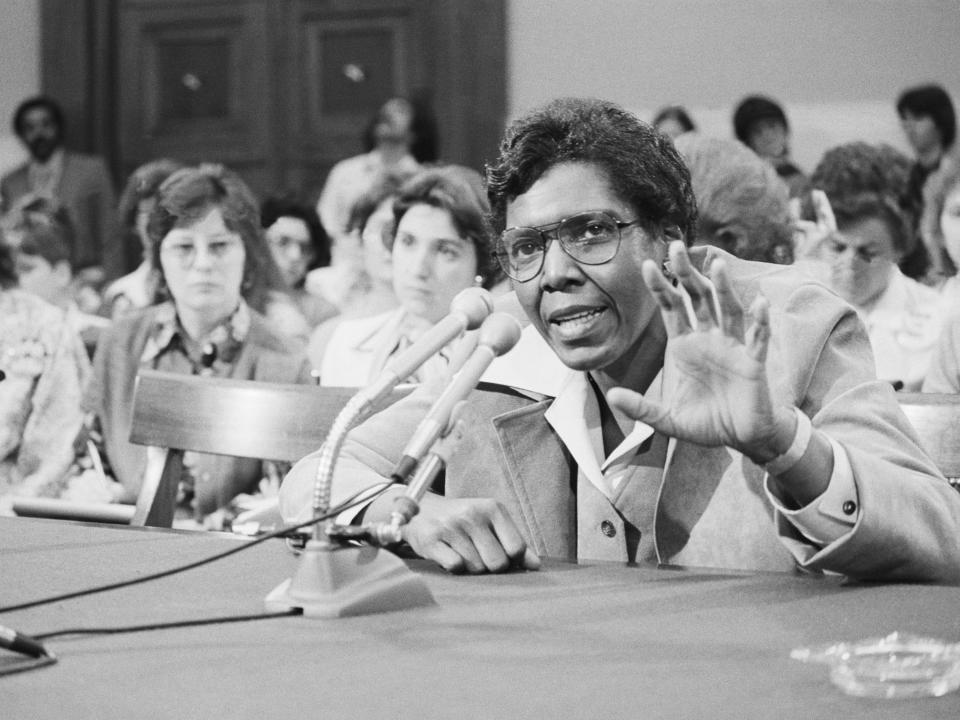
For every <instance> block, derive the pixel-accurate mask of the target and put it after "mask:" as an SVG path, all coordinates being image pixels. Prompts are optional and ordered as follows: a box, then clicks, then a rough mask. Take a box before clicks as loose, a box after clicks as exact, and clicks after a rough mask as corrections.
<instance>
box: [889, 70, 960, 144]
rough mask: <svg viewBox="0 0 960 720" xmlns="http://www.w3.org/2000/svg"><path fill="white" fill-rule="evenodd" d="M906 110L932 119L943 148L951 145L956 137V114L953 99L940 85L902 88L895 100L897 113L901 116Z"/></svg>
mask: <svg viewBox="0 0 960 720" xmlns="http://www.w3.org/2000/svg"><path fill="white" fill-rule="evenodd" d="M907 112H909V113H910V114H912V115H919V116H922V117H928V118H930V119H931V120H933V124H934V125H936V126H937V130H938V131H939V132H940V139H941V140H942V141H943V147H944V149H946V148H949V147H950V146H952V145H953V141H954V140H955V139H956V137H957V116H956V113H955V112H954V109H953V101H951V100H950V96H949V95H948V94H947V91H946V90H944V89H943V88H942V87H940V86H939V85H918V86H916V87H912V88H907V89H906V90H904V91H903V92H902V93H901V94H900V97H899V99H898V100H897V113H898V114H899V115H900V117H901V118H903V117H904V115H906V113H907Z"/></svg>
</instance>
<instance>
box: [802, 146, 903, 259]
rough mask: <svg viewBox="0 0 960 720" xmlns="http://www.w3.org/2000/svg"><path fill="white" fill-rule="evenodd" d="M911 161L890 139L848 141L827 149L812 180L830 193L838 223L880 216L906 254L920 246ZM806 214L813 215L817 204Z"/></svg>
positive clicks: (895, 242) (900, 250)
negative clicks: (884, 141)
mask: <svg viewBox="0 0 960 720" xmlns="http://www.w3.org/2000/svg"><path fill="white" fill-rule="evenodd" d="M910 167H911V162H910V159H909V158H907V157H906V156H905V155H904V154H903V153H901V152H900V151H899V150H896V149H895V148H893V147H891V146H890V145H885V144H881V145H871V144H869V143H865V142H852V143H846V144H844V145H839V146H837V147H835V148H831V149H830V150H828V151H827V152H826V153H825V154H824V156H823V158H822V159H821V160H820V163H819V164H818V165H817V167H816V169H815V170H814V171H813V175H811V177H810V185H811V187H813V188H817V189H819V190H823V192H824V193H826V195H827V199H828V200H829V201H830V206H831V207H832V208H833V214H834V215H835V216H836V219H837V224H838V225H840V226H843V225H845V224H849V223H852V222H858V221H860V220H866V219H868V218H878V219H880V220H882V221H883V222H885V223H886V225H887V227H888V228H889V230H890V234H891V237H892V238H893V242H894V245H895V247H896V249H897V251H898V252H900V253H901V255H906V254H908V253H909V252H911V251H912V250H913V249H914V247H915V246H916V232H915V230H914V228H915V227H916V217H917V212H918V208H917V207H915V203H914V201H913V200H912V199H911V197H910V193H909V190H908V187H909V177H910ZM806 214H807V216H808V217H812V216H813V210H812V208H807V209H806Z"/></svg>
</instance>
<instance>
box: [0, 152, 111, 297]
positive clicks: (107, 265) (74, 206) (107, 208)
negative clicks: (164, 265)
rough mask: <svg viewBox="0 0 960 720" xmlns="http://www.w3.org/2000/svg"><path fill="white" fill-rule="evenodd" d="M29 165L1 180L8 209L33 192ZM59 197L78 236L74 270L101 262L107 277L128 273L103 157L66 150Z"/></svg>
mask: <svg viewBox="0 0 960 720" xmlns="http://www.w3.org/2000/svg"><path fill="white" fill-rule="evenodd" d="M27 168H28V166H27V164H23V165H20V166H19V167H17V168H15V169H14V170H11V171H10V172H9V173H8V174H7V175H5V176H4V177H3V179H2V180H0V194H2V196H3V206H4V207H5V208H10V207H12V206H13V205H14V204H15V203H16V202H17V200H19V199H20V198H21V197H23V196H24V195H26V194H27V193H29V192H30V183H29V180H28V170H27ZM57 199H58V200H59V201H60V202H61V203H63V204H64V205H65V206H66V208H67V211H68V212H69V213H70V220H71V221H72V222H73V226H74V228H73V229H74V233H75V236H76V238H75V244H74V247H73V248H72V249H71V256H70V260H71V262H72V264H73V267H74V269H77V268H82V267H86V266H88V265H101V266H102V267H103V268H104V270H105V271H106V273H107V277H108V278H116V277H120V276H121V275H123V274H124V273H126V272H127V270H128V268H126V267H125V264H126V256H125V254H124V245H123V241H122V239H121V237H120V233H119V232H118V230H117V224H116V206H117V198H116V194H115V193H114V189H113V183H112V182H111V180H110V173H109V172H108V171H107V166H106V164H105V163H104V161H103V158H101V157H98V156H95V155H83V154H81V153H74V152H65V153H64V156H63V174H62V175H61V176H60V184H59V186H58V187H57Z"/></svg>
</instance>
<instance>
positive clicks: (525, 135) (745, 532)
mask: <svg viewBox="0 0 960 720" xmlns="http://www.w3.org/2000/svg"><path fill="white" fill-rule="evenodd" d="M487 178H488V180H487V188H488V195H489V198H490V206H491V212H492V221H493V228H494V232H495V233H496V234H497V237H499V240H498V247H497V257H498V258H499V260H500V263H501V265H502V267H503V270H504V271H505V272H506V273H507V274H508V275H509V276H510V277H511V279H512V284H513V288H514V290H515V291H516V295H517V298H518V299H519V302H520V304H521V305H522V306H523V309H524V311H525V312H526V314H527V316H528V317H529V318H530V322H531V326H532V327H528V328H527V329H526V330H524V333H523V336H522V337H521V340H520V342H519V344H518V345H517V347H515V348H514V349H513V350H512V351H510V352H509V353H507V354H506V355H504V356H503V357H501V358H498V360H497V361H495V362H494V365H493V366H491V368H490V371H489V372H488V373H487V375H486V376H485V378H484V382H483V383H481V385H480V386H479V388H478V389H477V390H476V391H475V392H474V393H472V394H471V395H470V396H469V398H468V400H467V402H465V403H464V404H463V407H464V412H463V413H462V414H461V416H460V418H461V420H462V421H463V423H464V426H463V433H462V437H463V441H462V442H461V443H460V444H459V445H457V446H456V448H455V449H454V450H453V452H452V454H451V455H450V457H449V461H448V463H447V464H446V474H445V483H444V490H443V493H444V494H442V495H441V494H439V493H428V494H427V495H426V497H425V498H424V500H423V502H422V503H421V504H420V513H419V514H417V515H416V516H415V517H413V519H412V520H410V522H409V523H408V524H407V525H405V526H404V528H403V531H402V536H403V539H404V540H405V541H406V542H407V543H408V544H409V545H410V547H411V548H412V549H413V550H414V551H415V552H417V553H418V554H419V555H421V556H423V557H427V558H430V559H433V560H435V561H436V562H438V563H440V564H441V565H442V566H443V567H445V568H447V569H449V570H452V571H458V572H464V571H465V572H476V573H479V572H490V571H504V570H507V569H509V568H511V567H527V568H533V567H536V566H537V564H538V560H537V555H540V556H550V557H564V558H580V559H591V560H608V561H616V562H621V563H623V562H625V561H630V560H636V561H642V562H660V563H666V564H672V565H680V566H692V567H714V568H727V569H732V568H735V569H738V570H747V569H752V570H771V571H786V572H796V571H797V570H798V569H800V570H803V571H808V572H836V573H842V574H844V575H847V576H851V577H854V578H864V579H865V578H870V579H874V580H881V579H882V580H887V581H890V580H936V581H940V582H954V583H956V582H960V494H958V493H957V492H956V491H955V490H953V489H952V488H951V487H950V485H949V484H948V483H947V482H946V480H945V478H944V477H943V476H942V475H941V474H940V472H939V471H938V470H937V468H936V465H935V464H934V463H933V461H932V460H931V459H930V458H929V457H927V456H926V455H925V454H924V452H923V450H921V449H920V447H919V446H918V444H917V439H916V433H915V432H914V431H913V429H912V428H911V426H910V424H909V422H908V421H907V419H906V417H905V416H904V415H903V413H902V411H901V410H900V408H899V406H898V404H897V401H896V397H895V394H894V393H893V391H892V389H891V388H890V386H889V384H887V383H885V382H880V381H878V380H877V379H876V376H875V375H874V373H873V368H872V367H871V360H870V349H869V345H868V340H867V337H866V333H865V332H864V331H863V326H862V324H861V322H860V320H859V319H858V317H857V314H856V313H855V312H854V311H853V310H852V308H850V306H849V305H848V304H846V303H845V302H843V301H842V300H840V299H839V298H837V297H836V295H835V294H834V293H832V292H829V291H828V290H827V289H826V288H824V287H823V285H822V284H820V283H817V282H814V281H811V280H810V279H809V278H808V277H807V276H805V275H804V274H803V273H800V272H798V271H797V270H796V269H795V268H794V267H793V266H781V265H770V264H766V263H749V262H745V261H742V260H740V259H738V258H735V257H733V256H731V255H729V254H728V253H725V252H724V251H723V250H721V249H719V248H715V247H695V248H690V249H689V250H688V249H687V248H686V247H685V241H686V240H687V238H691V237H692V236H693V233H694V232H695V230H694V227H693V224H694V219H695V217H696V203H695V200H694V196H693V189H692V188H691V186H690V179H689V174H688V172H687V169H686V167H685V166H684V164H683V161H682V159H681V158H680V156H679V154H678V153H677V152H676V150H675V148H674V146H673V144H672V143H671V142H670V141H669V139H667V138H666V137H665V136H663V135H661V134H660V133H658V132H656V131H654V130H653V129H652V128H651V127H650V126H648V125H646V124H645V123H641V122H640V121H638V120H637V119H636V118H635V117H634V116H632V115H631V114H630V113H627V112H626V111H624V110H622V109H620V108H618V107H617V106H615V105H612V104H610V103H605V102H603V101H599V100H580V99H565V100H558V101H554V102H553V103H551V104H549V105H547V106H546V107H545V108H542V109H538V110H535V111H534V112H532V113H530V114H529V115H527V116H525V117H522V118H520V119H518V120H517V121H515V122H514V124H513V125H512V126H511V127H510V128H509V129H508V130H507V135H506V138H505V139H504V141H503V143H502V144H501V155H500V157H499V158H498V159H497V160H496V161H495V162H494V163H493V164H492V165H491V166H490V168H489V169H488V174H487ZM668 259H669V261H670V268H671V270H670V271H668V272H667V273H665V272H664V263H665V262H666V261H667V260H668ZM557 366H559V370H560V372H559V373H555V372H554V370H555V369H556V368H557ZM433 390H434V388H430V387H429V386H428V385H426V384H425V385H422V386H421V387H420V388H418V389H417V390H415V391H414V392H413V393H412V394H411V395H409V396H408V397H406V398H404V399H402V400H400V401H399V402H397V403H395V404H394V405H392V406H391V407H390V408H388V409H386V410H384V411H382V412H381V413H378V414H377V415H374V416H373V417H371V418H370V419H368V420H367V421H366V423H364V424H362V425H360V426H359V427H357V428H356V429H355V430H354V431H353V432H352V433H351V435H350V436H349V437H348V439H347V442H346V443H345V444H344V446H343V452H342V453H341V455H340V458H339V460H338V462H337V468H336V474H335V478H334V484H333V488H332V490H333V492H332V502H334V503H336V502H338V501H339V500H340V499H342V498H344V497H346V496H348V495H351V494H352V493H354V492H355V491H356V490H358V489H360V488H364V487H371V486H379V487H383V486H388V485H389V482H390V481H389V480H387V479H386V478H387V477H389V474H390V472H391V471H392V470H393V468H394V467H395V463H396V461H397V460H399V457H400V454H401V453H402V451H403V448H404V447H405V446H406V444H407V441H408V440H409V437H410V434H411V432H412V430H413V428H415V427H416V425H417V423H418V421H419V420H420V419H421V418H423V416H424V415H425V414H426V412H427V409H428V408H429V407H430V404H431V401H432V391H433ZM641 393H642V394H641ZM317 462H318V455H317V454H316V453H314V454H311V455H309V456H307V457H306V458H304V459H303V460H301V461H300V462H299V463H297V464H296V465H295V467H294V469H293V470H292V471H291V473H290V474H289V475H288V476H287V478H286V480H285V481H284V483H283V485H282V486H281V490H280V503H281V508H282V510H283V512H284V515H285V517H286V518H287V519H293V518H303V517H304V516H309V515H310V506H311V500H310V498H311V496H312V487H313V483H314V478H315V475H316V471H317ZM403 492H405V488H403V487H402V486H401V487H393V488H390V487H388V488H387V490H386V492H385V494H383V495H381V496H379V497H378V498H377V499H375V500H373V501H372V502H371V503H370V504H369V505H368V506H367V507H366V509H365V515H364V517H363V521H364V522H377V521H380V520H383V519H386V518H387V517H388V516H389V514H390V511H391V509H392V507H393V499H394V498H395V497H397V495H399V494H401V493H403Z"/></svg>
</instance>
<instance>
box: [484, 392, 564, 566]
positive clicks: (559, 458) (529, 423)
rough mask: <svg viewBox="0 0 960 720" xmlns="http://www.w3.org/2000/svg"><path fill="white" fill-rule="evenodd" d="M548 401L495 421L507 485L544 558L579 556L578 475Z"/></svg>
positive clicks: (535, 546)
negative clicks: (547, 414)
mask: <svg viewBox="0 0 960 720" xmlns="http://www.w3.org/2000/svg"><path fill="white" fill-rule="evenodd" d="M552 402H553V400H552V399H547V400H544V401H542V402H539V403H536V404H534V405H527V406H526V407H522V408H519V409H517V410H513V411H510V412H507V413H504V414H501V415H499V416H497V417H495V418H494V420H493V424H494V427H495V428H496V433H497V437H498V439H499V442H500V447H501V451H502V452H501V458H502V461H503V463H504V468H503V474H504V478H505V481H506V483H507V485H508V487H509V489H510V491H511V492H512V494H513V496H514V498H515V499H516V503H517V507H516V510H517V513H518V519H519V520H520V521H521V522H522V523H523V524H524V525H525V527H526V530H527V535H528V538H529V539H530V540H531V542H532V544H533V546H534V549H535V550H536V551H537V553H539V554H541V555H546V556H551V557H565V558H571V557H576V552H577V538H576V527H577V524H576V522H575V520H576V513H577V499H576V488H575V486H574V483H575V482H576V471H575V468H574V462H573V459H572V458H571V457H570V455H569V453H568V452H567V451H566V449H565V448H564V447H563V445H562V444H561V443H560V441H559V440H558V439H557V436H556V433H555V432H554V430H553V428H551V427H550V425H549V423H547V421H546V419H545V418H544V416H543V415H544V412H545V411H546V409H547V407H549V406H550V403H552Z"/></svg>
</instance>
